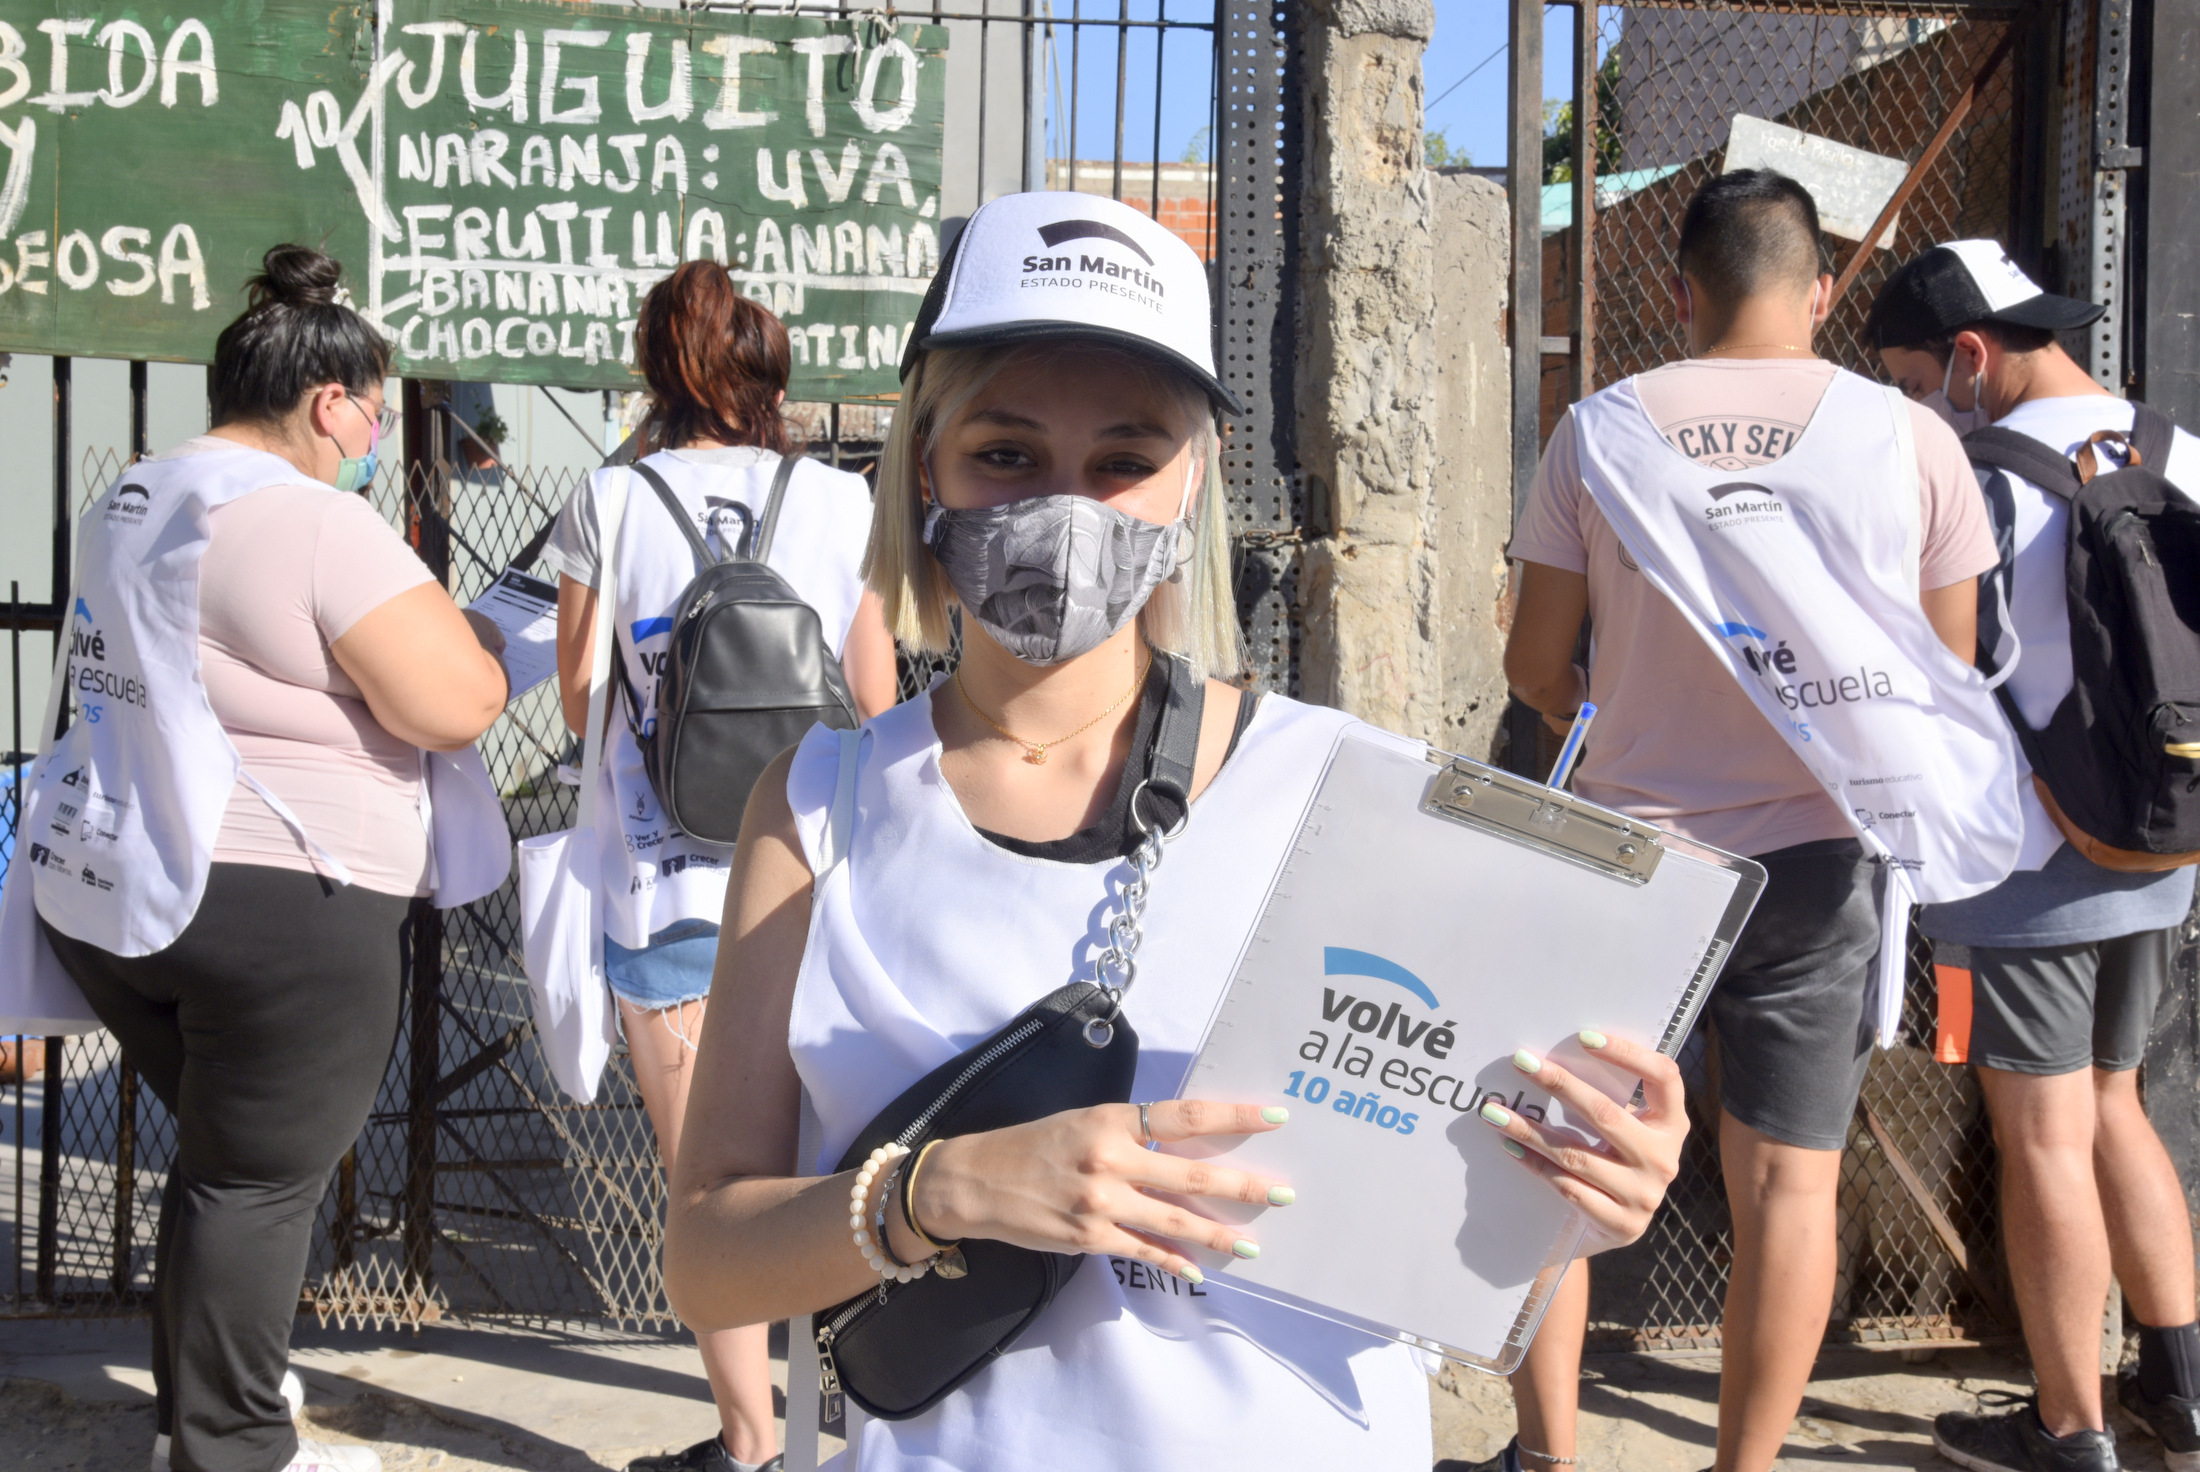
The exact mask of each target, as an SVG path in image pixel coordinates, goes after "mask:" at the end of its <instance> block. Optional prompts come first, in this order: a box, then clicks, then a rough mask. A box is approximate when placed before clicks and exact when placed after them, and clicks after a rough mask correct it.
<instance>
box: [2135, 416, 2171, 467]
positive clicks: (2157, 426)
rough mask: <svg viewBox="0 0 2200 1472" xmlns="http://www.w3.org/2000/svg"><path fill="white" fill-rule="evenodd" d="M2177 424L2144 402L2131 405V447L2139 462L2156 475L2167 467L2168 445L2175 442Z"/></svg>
mask: <svg viewBox="0 0 2200 1472" xmlns="http://www.w3.org/2000/svg"><path fill="white" fill-rule="evenodd" d="M2176 440H2177V426H2176V425H2174V424H2172V423H2171V422H2170V419H2169V416H2168V415H2167V414H2164V413H2163V412H2162V411H2161V410H2159V409H2156V408H2153V407H2151V406H2150V405H2146V404H2133V405H2132V406H2131V448H2133V449H2134V450H2137V451H2138V452H2139V463H2140V464H2141V465H2143V466H2145V467H2146V468H2147V469H2149V470H2151V471H2153V472H2154V473H2155V474H2157V475H2166V474H2167V473H2168V469H2169V452H2170V447H2171V446H2172V445H2174V444H2175V443H2176Z"/></svg>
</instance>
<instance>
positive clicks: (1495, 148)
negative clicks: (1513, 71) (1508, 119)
mask: <svg viewBox="0 0 2200 1472" xmlns="http://www.w3.org/2000/svg"><path fill="white" fill-rule="evenodd" d="M1511 8H1512V7H1511V3H1510V0H1436V35H1435V37H1434V38H1433V39H1431V40H1430V42H1429V47H1428V56H1427V59H1426V60H1425V61H1423V63H1422V74H1423V76H1424V77H1425V78H1426V80H1427V85H1428V93H1427V95H1428V97H1429V99H1430V102H1431V103H1432V104H1433V105H1432V106H1431V107H1430V108H1429V109H1428V127H1429V131H1430V132H1432V133H1434V132H1441V133H1442V134H1443V135H1444V137H1445V139H1446V141H1448V142H1449V143H1450V144H1451V146H1452V148H1453V149H1454V150H1457V149H1460V148H1464V149H1466V150H1467V153H1468V154H1469V156H1471V157H1472V159H1473V161H1474V162H1475V163H1476V164H1478V165H1482V166H1485V167H1493V168H1501V167H1503V166H1504V163H1505V82H1506V77H1507V75H1508V73H1507V66H1506V64H1507V62H1508V61H1509V60H1510V58H1509V57H1507V56H1506V55H1505V54H1504V52H1503V50H1502V49H1501V48H1503V47H1504V45H1505V37H1506V31H1507V25H1506V18H1507V15H1508V13H1509V12H1510V10H1511ZM1573 17H1574V12H1573V10H1572V8H1571V7H1569V6H1563V5H1561V6H1546V7H1545V9H1544V24H1543V95H1544V96H1545V97H1566V96H1570V95H1572V92H1573V88H1572V86H1571V84H1570V82H1569V78H1568V65H1567V57H1568V53H1569V52H1570V51H1571V49H1572V46H1573V33H1574V22H1573ZM1478 65H1479V66H1481V70H1480V71H1476V70H1475V68H1476V67H1477V66H1478ZM1470 74H1471V76H1470ZM1462 78H1468V80H1465V81H1462V80H1461V79H1462ZM1447 90H1448V92H1449V95H1441V94H1445V93H1446V92H1447Z"/></svg>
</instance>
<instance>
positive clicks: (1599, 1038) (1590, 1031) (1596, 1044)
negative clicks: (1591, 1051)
mask: <svg viewBox="0 0 2200 1472" xmlns="http://www.w3.org/2000/svg"><path fill="white" fill-rule="evenodd" d="M1610 1041H1612V1040H1611V1039H1610V1038H1608V1037H1606V1036H1605V1035H1604V1034H1603V1033H1601V1032H1598V1031H1597V1030H1596V1029H1595V1028H1593V1027H1585V1028H1583V1029H1582V1030H1581V1046H1583V1047H1584V1048H1601V1047H1603V1046H1604V1045H1605V1044H1606V1043H1609V1042H1610Z"/></svg>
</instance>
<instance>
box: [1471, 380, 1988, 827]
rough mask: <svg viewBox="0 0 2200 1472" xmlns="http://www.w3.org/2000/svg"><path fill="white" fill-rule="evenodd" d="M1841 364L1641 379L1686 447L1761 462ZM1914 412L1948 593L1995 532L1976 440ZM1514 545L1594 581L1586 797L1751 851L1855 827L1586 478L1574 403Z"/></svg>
mask: <svg viewBox="0 0 2200 1472" xmlns="http://www.w3.org/2000/svg"><path fill="white" fill-rule="evenodd" d="M1833 374H1834V367H1833V365H1832V364H1831V363H1824V362H1816V361H1810V360H1804V361H1790V360H1771V361H1767V360H1764V359H1735V358H1709V359H1693V360H1690V361H1687V362H1682V363H1672V364H1668V365H1667V366H1665V367H1663V368H1658V369H1654V370H1652V371H1651V372H1648V373H1645V374H1643V375H1641V376H1640V377H1638V378H1637V379H1636V380H1635V386H1636V389H1637V391H1638V392H1639V393H1640V394H1641V396H1642V402H1643V407H1644V408H1645V409H1646V410H1648V411H1649V414H1650V418H1651V420H1652V422H1653V423H1655V424H1656V425H1657V428H1658V432H1659V433H1660V434H1661V435H1663V436H1664V437H1665V439H1666V441H1667V442H1668V443H1669V444H1671V445H1672V446H1673V447H1674V448H1676V449H1678V450H1679V451H1680V452H1681V453H1682V454H1684V455H1687V456H1688V457H1689V458H1690V459H1692V460H1695V461H1697V462H1698V463H1699V464H1703V465H1708V466H1713V467H1715V468H1718V469H1721V470H1745V469H1748V468H1749V467H1751V466H1755V465H1763V464H1765V463H1767V462H1768V461H1772V460H1776V459H1778V458H1780V456H1781V455H1782V454H1784V453H1786V451H1787V449H1788V448H1789V447H1790V446H1792V445H1793V444H1794V443H1795V441H1796V440H1797V439H1798V438H1799V437H1800V436H1801V435H1802V433H1803V428H1804V426H1805V425H1807V424H1808V423H1809V422H1810V418H1811V415H1812V413H1813V412H1814V411H1815V410H1816V409H1817V407H1818V401H1819V400H1820V399H1821V398H1822V397H1824V395H1825V392H1826V388H1827V386H1828V385H1829V384H1831V383H1832V382H1833ZM1910 409H1911V413H1910V418H1911V424H1912V429H1913V432H1914V434H1915V437H1916V441H1917V470H1918V476H1917V479H1918V493H1919V500H1920V502H1921V509H1922V516H1921V517H1920V521H1919V529H1920V533H1921V546H1920V548H1919V558H1918V569H1919V580H1918V581H1919V586H1920V587H1923V588H1926V589H1933V588H1944V587H1947V586H1948V585H1949V584H1951V583H1960V582H1962V581H1963V580H1964V579H1965V578H1973V577H1977V576H1978V575H1979V574H1980V573H1982V572H1985V571H1986V570H1987V569H1988V568H1991V567H1993V566H1994V565H1995V563H1996V561H1997V556H1996V553H1995V550H1994V537H1993V531H1992V528H1991V525H1990V524H1989V522H1988V520H1987V516H1986V500H1985V497H1984V496H1982V495H1981V494H1980V493H1979V488H1978V481H1977V479H1976V477H1974V476H1973V475H1972V474H1971V467H1970V463H1969V461H1967V460H1966V459H1965V458H1964V454H1963V445H1962V442H1961V441H1960V440H1958V439H1957V438H1956V436H1955V434H1954V432H1953V431H1952V430H1950V429H1949V428H1948V426H1947V425H1945V424H1943V423H1942V422H1941V421H1940V419H1939V418H1938V417H1937V416H1936V415H1934V414H1933V413H1932V412H1931V411H1930V410H1928V409H1925V408H1923V407H1921V406H1919V405H1915V404H1913V405H1911V406H1910ZM1511 555H1512V556H1514V557H1516V558H1519V559H1520V560H1522V561H1524V562H1535V563H1541V564H1543V565H1544V566H1546V567H1556V568H1563V569H1564V570H1566V571H1568V572H1578V573H1586V574H1587V575H1588V579H1589V618H1590V624H1591V628H1592V630H1593V633H1594V639H1595V658H1594V659H1593V661H1592V662H1591V668H1590V672H1589V691H1590V695H1589V698H1590V699H1592V700H1594V701H1595V702H1596V704H1597V718H1596V724H1595V725H1594V726H1593V727H1592V728H1591V729H1590V735H1589V742H1588V746H1587V748H1586V749H1585V750H1584V752H1583V753H1582V758H1581V765H1580V767H1579V768H1578V769H1577V774H1576V777H1575V782H1574V786H1575V790H1576V791H1578V792H1580V793H1581V794H1582V796H1584V797H1586V798H1588V799H1589V800H1590V801H1592V802H1596V803H1601V804H1603V805H1604V806H1606V807H1610V808H1616V809H1618V810H1619V811H1621V812H1623V813H1629V814H1632V815H1633V816H1635V817H1639V818H1645V819H1648V820H1649V821H1651V822H1655V823H1657V824H1659V825H1661V826H1663V827H1666V828H1670V829H1672V830H1673V831H1675V832H1677V833H1681V834H1684V835H1686V836H1687V837H1690V838H1693V839H1696V840H1697V841H1699V842H1702V843H1708V844H1712V845H1714V846H1716V847H1719V848H1723V849H1726V850H1728V851H1729V852H1733V853H1739V854H1764V853H1770V852H1772V851H1773V850H1775V849H1781V848H1786V847H1788V846H1790V845H1792V844H1798V843H1808V842H1810V841H1812V840H1814V839H1823V838H1848V837H1852V836H1853V835H1854V833H1855V830H1854V829H1853V828H1852V827H1851V826H1850V824H1849V821H1848V819H1847V818H1846V817H1844V816H1843V815H1842V812H1841V809H1840V808H1839V807H1838V806H1836V805H1835V803H1834V801H1833V799H1832V798H1830V797H1828V796H1827V795H1826V792H1825V789H1824V788H1822V787H1820V786H1819V784H1818V781H1817V779H1816V778H1814V777H1812V776H1811V774H1810V769H1809V768H1807V767H1805V766H1804V765H1803V762H1802V758H1800V757H1798V756H1796V755H1795V753H1794V751H1793V750H1791V749H1790V748H1789V746H1788V744H1787V740H1786V738H1785V737H1783V736H1781V735H1780V734H1779V733H1778V732H1777V731H1775V730H1774V729H1773V728H1772V724H1771V722H1769V721H1767V720H1766V719H1765V717H1764V715H1763V713H1762V712H1761V711H1759V710H1758V709H1757V707H1756V705H1755V703H1754V702H1752V701H1751V700H1750V698H1749V697H1748V696H1747V695H1746V694H1744V693H1743V692H1742V688H1741V686H1740V685H1739V684H1737V683H1736V682H1735V679H1734V676H1733V675H1732V674H1731V673H1729V671H1728V670H1727V667H1726V665H1725V664H1724V663H1723V662H1722V661H1721V660H1719V659H1718V658H1717V657H1716V656H1715V655H1714V654H1713V653H1712V652H1711V650H1710V649H1709V648H1708V647H1706V646H1705V644H1704V641H1703V639H1702V637H1701V636H1700V635H1698V634H1697V632H1696V631H1695V630H1694V629H1693V628H1692V627H1690V626H1689V624H1688V622H1687V620H1686V619H1684V618H1683V617H1682V616H1681V614H1680V613H1679V612H1678V611H1677V610H1676V609H1675V608H1674V607H1673V605H1672V604H1671V603H1669V602H1667V601H1666V599H1665V596H1664V595H1663V594H1662V593H1660V592H1658V590H1657V589H1656V588H1654V587H1652V586H1651V585H1650V582H1649V580H1648V579H1646V578H1644V577H1643V575H1642V574H1641V572H1639V571H1638V570H1636V568H1635V567H1634V566H1633V564H1632V563H1631V562H1630V560H1629V559H1628V557H1627V554H1626V553H1625V552H1624V551H1623V550H1622V549H1621V547H1620V543H1619V538H1618V537H1617V536H1616V535H1615V534H1614V533H1613V531H1612V528H1611V524H1610V523H1608V522H1607V521H1605V519H1604V516H1603V514H1602V513H1601V512H1599V511H1598V510H1597V508H1596V504H1595V502H1594V501H1592V500H1591V499H1590V497H1589V494H1588V491H1587V489H1586V488H1585V487H1584V486H1583V485H1582V483H1581V465H1580V459H1579V454H1578V451H1577V448H1576V442H1575V428H1574V417H1573V415H1572V414H1571V413H1570V412H1569V413H1568V414H1567V415H1566V416H1565V417H1563V418H1562V419H1560V420H1559V422H1558V427H1557V429H1555V430H1554V431H1553V432H1552V434H1551V441H1550V444H1549V445H1548V446H1546V447H1545V449H1544V452H1543V463H1542V464H1541V465H1540V466H1539V467H1537V470H1536V478H1535V489H1534V492H1533V494H1532V495H1531V496H1530V497H1529V500H1528V507H1527V510H1526V512H1525V513H1524V514H1523V515H1522V516H1521V518H1520V526H1519V529H1518V530H1516V531H1515V532H1514V533H1513V540H1512V549H1511Z"/></svg>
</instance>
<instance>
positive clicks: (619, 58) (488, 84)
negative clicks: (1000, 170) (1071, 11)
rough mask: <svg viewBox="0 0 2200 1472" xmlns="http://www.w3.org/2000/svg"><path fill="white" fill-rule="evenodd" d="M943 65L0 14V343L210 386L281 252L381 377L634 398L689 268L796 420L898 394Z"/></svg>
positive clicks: (336, 16)
mask: <svg viewBox="0 0 2200 1472" xmlns="http://www.w3.org/2000/svg"><path fill="white" fill-rule="evenodd" d="M945 47H946V33H945V31H944V29H942V28H938V27H915V26H909V25H903V26H900V27H898V28H897V27H894V26H891V25H887V24H884V23H881V22H878V21H876V20H848V21H826V20H821V19H810V18H802V17H790V16H754V15H741V16H735V15H711V14H707V13H700V12H697V13H681V12H664V11H641V10H629V9H615V8H611V7H608V6H594V5H575V4H560V3H546V0H397V3H396V5H395V7H394V9H393V10H392V11H391V12H390V14H389V15H388V18H387V20H386V21H385V22H384V23H383V24H382V26H381V29H380V34H379V36H377V35H376V34H375V29H374V25H373V22H372V21H371V20H370V18H369V17H368V16H367V15H366V14H364V13H363V11H362V10H361V9H360V8H358V7H356V6H347V7H340V8H338V9H336V10H334V11H331V10H330V9H329V8H328V6H327V4H326V3H325V0H324V3H323V4H321V5H319V6H314V7H310V8H309V7H307V6H304V5H298V4H295V3H293V0H257V3H252V0H232V3H226V4H225V3H215V4H212V5H208V6H205V7H202V8H200V9H198V10H195V11H190V10H179V11H174V12H154V11H151V10H148V9H144V8H141V7H132V6H128V5H108V6H101V5H99V4H97V3H91V0H86V3H81V4H73V5H72V4H62V5H54V6H49V7H44V8H40V7H33V6H26V5H23V4H21V3H20V0H0V149H5V150H6V152H7V159H8V171H7V173H6V175H5V182H4V183H0V273H4V274H0V347H8V348H20V349H27V350H31V351H40V352H58V353H72V354H82V355H89V356H101V357H150V358H168V359H177V360H184V361H204V360H206V359H208V358H210V357H211V356H212V352H213V344H214V338H215V336H216V334H217V333H218V332H219V330H220V328H221V327H222V325H224V324H225V323H227V322H228V321H229V320H230V318H231V317H233V316H234V315H235V314H236V312H237V311H238V310H240V309H241V307H242V305H243V303H242V299H241V285H242V282H243V281H244V279H245V278H246V277H247V276H248V275H250V274H251V272H252V271H253V269H254V268H255V267H256V264H257V262H258V259H259V256H260V254H261V252H262V251H264V250H265V249H266V247H267V246H269V245H271V244H274V243H276V242H277V241H282V240H305V241H308V242H310V243H314V244H319V245H321V246H323V248H325V249H328V250H329V251H331V252H332V253H334V254H336V255H338V256H339V257H340V258H341V259H342V260H343V261H344V263H345V266H346V272H347V277H348V278H349V280H350V282H351V288H352V291H353V293H354V297H355V300H356V303H357V305H358V306H359V307H360V308H361V310H363V311H365V312H366V313H367V314H368V315H369V316H370V317H372V318H373V319H374V320H375V321H377V322H379V323H380V324H381V325H382V327H383V329H384V331H386V332H387V333H388V334H389V336H390V338H391V340H392V341H393V342H395V343H396V344H397V346H398V368H399V371H400V372H404V373H408V374H417V375H420V376H425V377H438V378H458V379H468V380H474V381H510V382H535V383H555V384H563V385H567V386H572V387H602V388H631V387H634V386H636V379H635V377H634V374H633V371H632V368H631V364H632V360H633V330H634V322H635V314H636V310H637V308H638V306H639V304H640V301H641V299H642V297H643V295H644V294H646V292H647V291H648V289H649V287H650V286H651V285H652V284H654V283H655V282H656V281H657V280H659V279H661V278H662V277H663V276H664V275H665V274H666V273H667V272H668V271H669V270H671V269H672V267H673V266H675V265H677V264H678V263H679V262H681V261H683V260H693V259H713V260H717V261H720V262H722V263H724V264H726V265H727V266H728V267H729V268H730V269H731V270H732V271H733V273H734V275H735V277H736V279H737V280H738V281H739V282H740V283H741V285H742V288H743V290H744V291H745V292H746V293H747V294H748V295H749V296H751V297H752V298H754V299H756V300H758V301H761V302H763V303H765V304H766V305H768V306H770V307H771V308H772V310H773V311H774V312H776V313H777V314H778V315H779V316H780V317H781V318H782V319H783V320H784V321H785V322H786V324H787V328H788V332H789V338H790V342H791V344H792V347H793V350H794V382H793V384H792V385H791V388H790V392H791V393H792V394H793V396H794V397H796V398H813V399H815V398H845V397H860V396H865V395H872V394H883V393H891V392H893V391H894V390H895V388H896V387H897V377H896V373H895V366H896V364H897V362H898V361H899V358H900V355H901V348H902V345H903V342H904V341H905V338H906V334H907V332H908V328H909V324H910V322H911V321H912V319H914V317H915V316H916V311H917V306H918V304H919V302H920V301H921V300H922V297H923V292H924V289H925V286H926V284H927V282H928V281H929V279H930V277H931V275H932V273H933V271H934V269H935V268H936V266H937V264H938V260H939V227H940V211H939V185H940V156H941V140H942V136H943V129H944V119H945V72H946V68H945V66H944V64H943V62H944V56H945ZM11 210H12V211H13V213H12V214H11V213H10V212H11ZM141 217H142V218H141Z"/></svg>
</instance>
